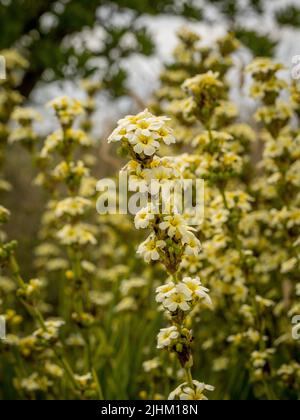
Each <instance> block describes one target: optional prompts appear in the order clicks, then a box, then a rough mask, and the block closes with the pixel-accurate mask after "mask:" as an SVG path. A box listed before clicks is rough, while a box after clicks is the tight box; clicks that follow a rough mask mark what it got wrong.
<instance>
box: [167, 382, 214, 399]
mask: <svg viewBox="0 0 300 420" xmlns="http://www.w3.org/2000/svg"><path fill="white" fill-rule="evenodd" d="M193 385H194V388H191V387H190V386H189V384H188V383H187V382H184V383H183V384H181V385H179V386H178V387H177V388H176V389H175V390H174V391H173V392H171V394H170V395H169V397H168V400H202V401H203V400H207V397H206V396H205V395H204V392H205V391H214V387H213V386H211V385H206V384H204V383H202V382H199V381H196V380H193Z"/></svg>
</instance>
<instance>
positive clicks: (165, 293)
mask: <svg viewBox="0 0 300 420" xmlns="http://www.w3.org/2000/svg"><path fill="white" fill-rule="evenodd" d="M174 289H175V283H173V282H172V281H170V282H169V283H167V284H164V285H163V286H160V287H158V288H157V289H156V293H157V296H156V302H159V303H160V302H163V301H164V300H165V299H166V298H167V297H169V296H170V295H171V294H172V293H173V292H174Z"/></svg>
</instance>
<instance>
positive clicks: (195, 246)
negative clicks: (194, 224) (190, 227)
mask: <svg viewBox="0 0 300 420" xmlns="http://www.w3.org/2000/svg"><path fill="white" fill-rule="evenodd" d="M183 243H184V244H185V245H186V247H185V250H184V253H185V255H194V256H195V257H196V256H197V255H199V253H200V251H201V242H200V241H199V239H198V238H196V236H195V235H194V234H193V233H192V232H187V233H186V234H185V236H184V240H183Z"/></svg>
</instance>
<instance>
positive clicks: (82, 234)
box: [57, 223, 97, 245]
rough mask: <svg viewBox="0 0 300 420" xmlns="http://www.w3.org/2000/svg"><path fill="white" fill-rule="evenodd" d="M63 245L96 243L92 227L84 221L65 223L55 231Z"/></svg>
mask: <svg viewBox="0 0 300 420" xmlns="http://www.w3.org/2000/svg"><path fill="white" fill-rule="evenodd" d="M57 237H58V239H60V241H61V243H62V244H63V245H87V244H92V245H96V244H97V240H96V238H95V236H94V234H93V227H92V226H90V225H88V224H86V223H78V224H76V225H70V224H69V225H66V226H64V227H63V228H62V229H61V230H60V231H58V233H57Z"/></svg>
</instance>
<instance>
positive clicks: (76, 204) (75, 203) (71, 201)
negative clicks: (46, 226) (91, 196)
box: [55, 196, 92, 217]
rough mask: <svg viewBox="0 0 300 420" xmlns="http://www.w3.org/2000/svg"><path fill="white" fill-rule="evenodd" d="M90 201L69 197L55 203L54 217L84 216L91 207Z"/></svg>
mask: <svg viewBox="0 0 300 420" xmlns="http://www.w3.org/2000/svg"><path fill="white" fill-rule="evenodd" d="M91 205H92V204H91V202H90V200H87V199H86V198H83V197H79V196H78V197H69V198H66V199H64V200H61V201H59V202H58V203H57V205H56V208H55V216H56V217H62V216H64V215H70V216H77V215H82V214H84V213H85V212H86V211H87V210H88V209H89V208H90V207H91Z"/></svg>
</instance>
